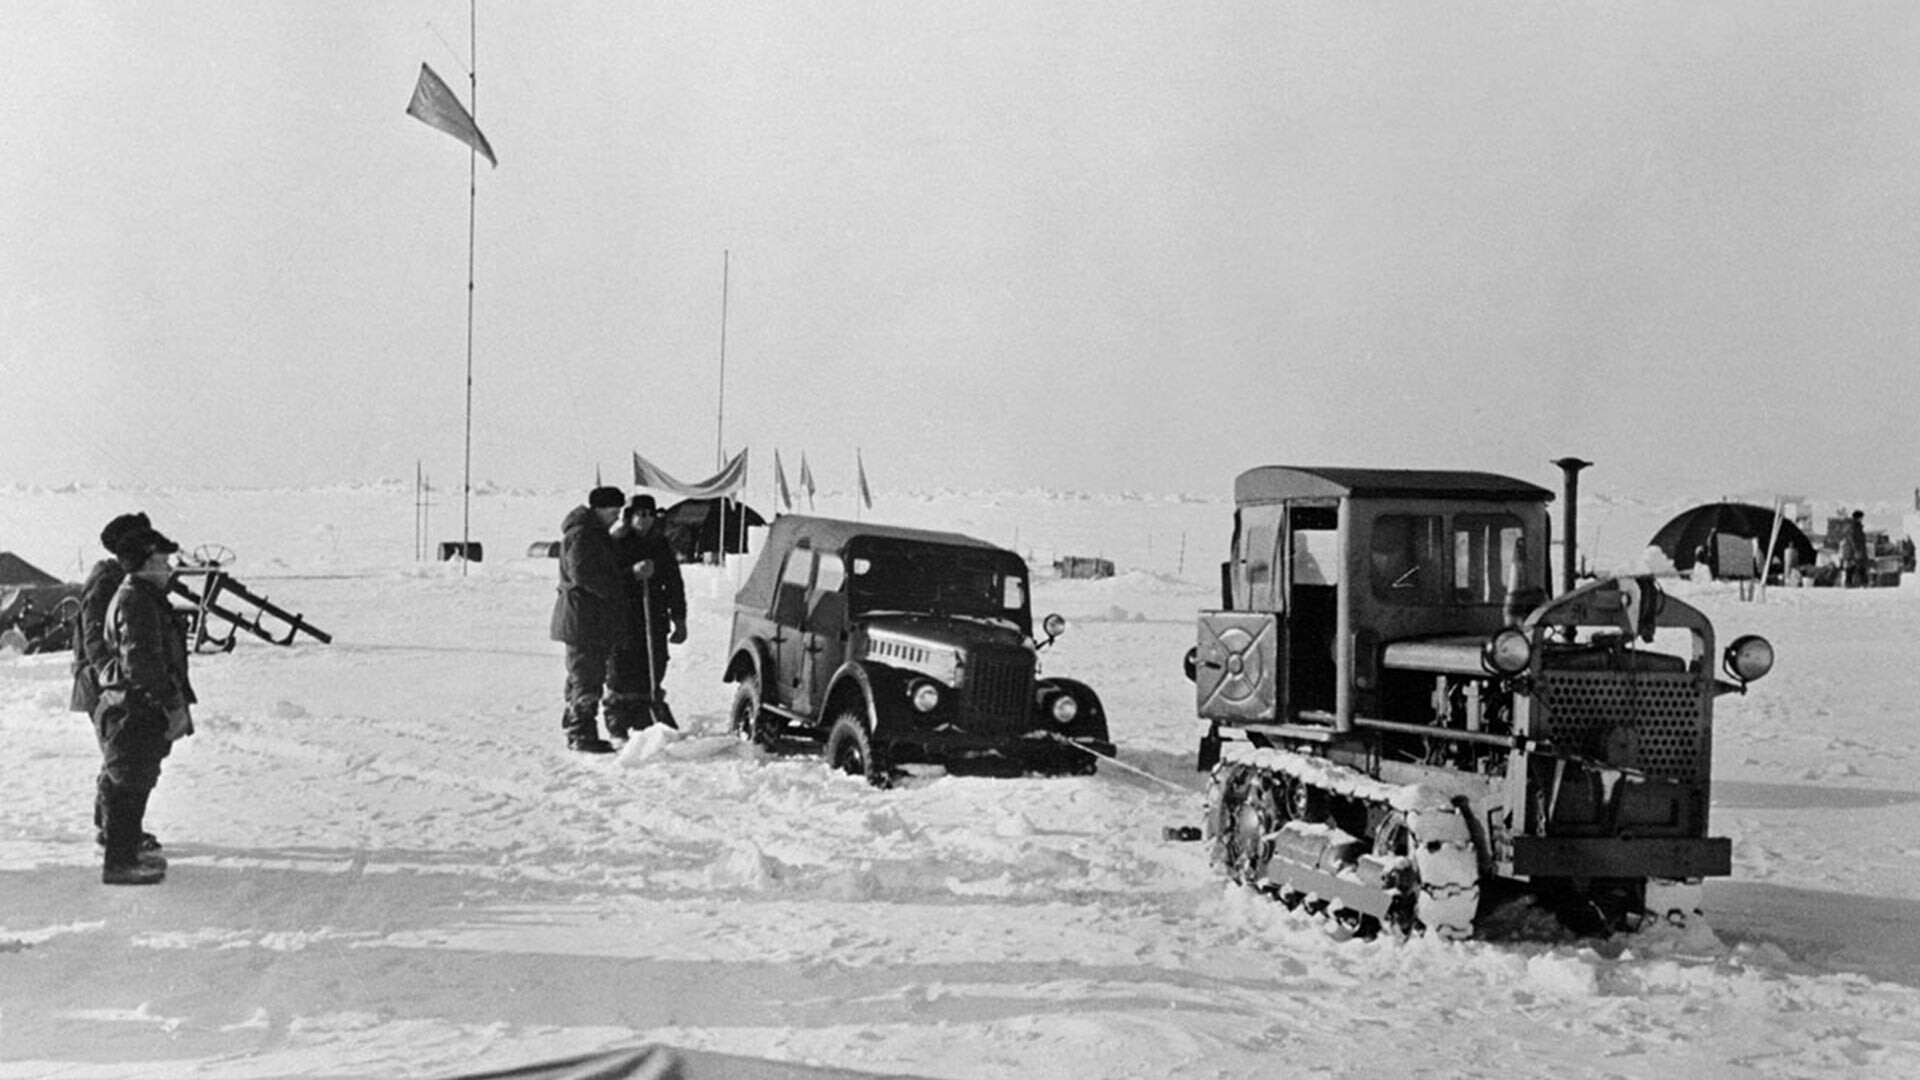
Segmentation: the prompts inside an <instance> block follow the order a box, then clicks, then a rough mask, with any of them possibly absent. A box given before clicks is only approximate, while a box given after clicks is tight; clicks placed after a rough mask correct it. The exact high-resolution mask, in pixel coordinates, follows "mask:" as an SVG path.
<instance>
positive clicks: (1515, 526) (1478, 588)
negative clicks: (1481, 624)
mask: <svg viewBox="0 0 1920 1080" xmlns="http://www.w3.org/2000/svg"><path fill="white" fill-rule="evenodd" d="M1525 539H1526V532H1525V530H1524V529H1522V528H1521V526H1520V519H1518V518H1516V517H1514V516H1513V515H1511V514H1461V515H1459V516H1458V517H1456V518H1454V519H1453V599H1454V602H1455V603H1459V604H1471V605H1475V606H1487V605H1491V606H1499V605H1501V604H1504V603H1506V600H1507V595H1508V594H1509V593H1511V592H1513V591H1514V590H1516V589H1520V588H1523V587H1525V585H1526V582H1527V574H1526V547H1525V544H1524V541H1525Z"/></svg>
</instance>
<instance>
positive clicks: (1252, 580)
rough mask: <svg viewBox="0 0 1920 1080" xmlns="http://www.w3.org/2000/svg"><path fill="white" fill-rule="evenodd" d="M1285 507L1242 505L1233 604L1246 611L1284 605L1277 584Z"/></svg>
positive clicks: (1273, 608)
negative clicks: (1281, 523)
mask: <svg viewBox="0 0 1920 1080" xmlns="http://www.w3.org/2000/svg"><path fill="white" fill-rule="evenodd" d="M1284 509H1285V508H1284V507H1282V506H1280V505H1279V504H1277V503H1276V504H1273V505H1268V506H1259V505H1255V506H1243V507H1241V508H1240V522H1239V524H1240V530H1239V531H1240V545H1239V550H1238V551H1236V552H1234V561H1235V562H1236V563H1238V570H1239V573H1237V574H1235V575H1234V577H1235V579H1236V585H1237V586H1238V588H1237V589H1236V590H1235V591H1236V592H1237V593H1238V594H1239V595H1237V596H1235V597H1234V606H1235V607H1238V608H1240V609H1241V610H1243V611H1278V610H1280V608H1281V607H1282V604H1281V602H1280V595H1279V594H1280V590H1279V588H1278V585H1279V580H1280V573H1279V568H1278V567H1277V566H1275V565H1274V564H1275V563H1276V562H1277V561H1278V548H1279V542H1280V518H1281V515H1282V513H1284Z"/></svg>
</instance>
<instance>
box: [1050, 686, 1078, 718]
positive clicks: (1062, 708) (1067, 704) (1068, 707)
mask: <svg viewBox="0 0 1920 1080" xmlns="http://www.w3.org/2000/svg"><path fill="white" fill-rule="evenodd" d="M1047 712H1048V713H1049V714H1051V715H1052V717H1053V722H1054V723H1056V724H1063V725H1064V724H1071V723H1073V718H1074V717H1076V716H1079V715H1080V703H1079V702H1078V701H1075V700H1073V695H1072V694H1060V695H1058V696H1056V697H1055V698H1054V699H1053V706H1052V708H1050V709H1048V710H1047Z"/></svg>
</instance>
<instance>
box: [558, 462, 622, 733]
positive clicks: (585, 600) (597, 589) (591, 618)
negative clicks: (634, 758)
mask: <svg viewBox="0 0 1920 1080" xmlns="http://www.w3.org/2000/svg"><path fill="white" fill-rule="evenodd" d="M626 501H627V497H626V495H625V493H623V492H622V491H621V490H620V489H619V488H617V487H597V488H594V489H593V491H592V492H591V493H589V494H588V495H587V504H586V505H585V506H576V507H574V508H573V510H572V511H570V512H569V513H568V514H567V516H566V519H565V520H563V521H562V522H561V523H560V530H561V532H560V587H559V588H560V595H559V596H557V597H555V598H554V601H553V621H552V624H551V626H549V628H548V636H549V637H551V638H553V640H555V641H559V642H564V643H566V646H567V688H566V693H567V708H566V712H564V713H563V714H561V718H560V726H561V728H562V729H564V730H565V731H566V733H567V748H568V749H570V750H578V751H580V752H581V753H586V754H610V753H612V752H613V746H612V745H611V744H610V743H608V742H607V741H606V740H605V739H602V738H601V737H600V732H599V722H598V721H599V713H600V695H601V692H602V691H603V690H604V689H605V687H606V682H607V659H608V657H609V656H610V655H611V654H612V652H613V648H614V646H616V645H618V644H620V643H621V642H622V641H624V640H625V638H626V634H627V579H628V577H629V576H630V571H629V570H628V569H627V568H626V567H624V566H622V565H621V564H620V562H619V560H618V559H617V557H616V556H615V554H614V550H613V536H612V534H611V533H610V532H609V530H610V529H612V527H613V523H614V521H615V520H616V519H617V518H619V516H620V507H621V505H622V504H623V503H625V502H626Z"/></svg>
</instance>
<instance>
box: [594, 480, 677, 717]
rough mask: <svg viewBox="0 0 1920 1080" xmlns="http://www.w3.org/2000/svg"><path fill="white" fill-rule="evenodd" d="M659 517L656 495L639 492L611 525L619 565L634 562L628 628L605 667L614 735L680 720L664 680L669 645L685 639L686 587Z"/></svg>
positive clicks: (628, 590)
mask: <svg viewBox="0 0 1920 1080" xmlns="http://www.w3.org/2000/svg"><path fill="white" fill-rule="evenodd" d="M659 520H660V519H659V515H658V513H657V510H656V508H655V504H654V501H653V496H651V495H635V496H634V497H633V498H631V499H629V500H628V501H627V508H626V511H625V512H624V513H623V514H622V515H621V519H620V523H619V524H618V525H615V526H614V528H613V545H614V550H615V552H616V553H617V554H618V555H619V562H620V565H621V566H626V567H632V572H631V576H630V580H629V582H628V585H627V597H628V604H627V617H628V619H630V620H631V625H630V632H629V633H628V635H627V642H626V644H623V645H617V646H615V647H614V650H613V656H612V658H611V661H610V663H609V664H608V669H607V688H608V691H609V693H608V694H607V731H608V733H609V734H610V735H612V736H613V738H614V739H615V740H620V739H624V738H626V737H627V735H628V734H629V733H631V732H635V731H640V730H643V729H645V728H647V727H650V726H652V725H654V724H656V723H658V724H665V725H667V726H668V727H670V728H678V727H679V726H680V725H678V724H676V723H674V720H673V713H672V711H671V710H669V709H668V708H667V693H666V691H665V690H664V689H663V688H662V687H661V685H660V684H661V681H662V680H663V679H664V678H665V677H666V673H667V646H668V645H669V644H672V645H678V644H680V643H682V642H684V641H686V640H687V589H686V584H685V583H684V582H683V581H682V580H681V578H680V561H679V559H678V558H677V557H675V555H674V553H673V545H671V544H669V543H668V542H667V537H666V534H665V532H664V530H662V529H661V527H660V525H659Z"/></svg>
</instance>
